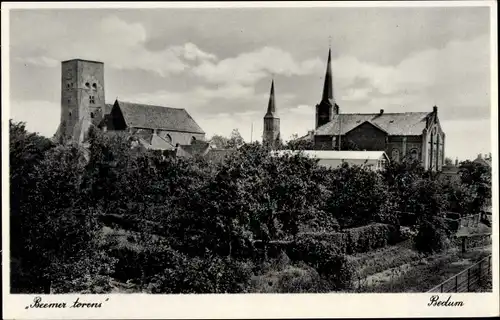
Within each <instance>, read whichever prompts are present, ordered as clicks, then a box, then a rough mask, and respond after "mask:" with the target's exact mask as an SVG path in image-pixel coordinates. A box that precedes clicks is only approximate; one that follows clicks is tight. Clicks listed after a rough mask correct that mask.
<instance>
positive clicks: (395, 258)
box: [350, 240, 422, 279]
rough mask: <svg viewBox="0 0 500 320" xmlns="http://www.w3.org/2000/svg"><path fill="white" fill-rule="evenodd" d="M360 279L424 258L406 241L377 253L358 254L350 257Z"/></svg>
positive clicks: (379, 250)
mask: <svg viewBox="0 0 500 320" xmlns="http://www.w3.org/2000/svg"><path fill="white" fill-rule="evenodd" d="M350 258H351V260H352V262H353V264H354V266H355V268H356V270H357V277H358V278H361V279H363V278H366V277H368V276H370V275H373V274H376V273H379V272H382V271H384V270H388V269H392V268H395V267H398V266H402V265H405V264H408V263H411V262H414V261H417V260H420V259H421V258H422V255H421V254H420V253H418V252H417V251H415V250H413V248H412V244H411V241H410V240H408V241H405V242H402V243H399V244H397V245H394V246H388V247H385V248H381V249H378V250H375V251H371V252H366V253H362V254H356V255H353V256H351V257H350Z"/></svg>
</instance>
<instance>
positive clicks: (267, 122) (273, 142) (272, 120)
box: [262, 79, 280, 149]
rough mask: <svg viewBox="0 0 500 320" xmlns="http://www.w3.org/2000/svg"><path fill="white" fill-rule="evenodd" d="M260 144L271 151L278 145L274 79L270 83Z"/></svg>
mask: <svg viewBox="0 0 500 320" xmlns="http://www.w3.org/2000/svg"><path fill="white" fill-rule="evenodd" d="M262 143H263V145H265V146H268V147H269V148H271V149H274V148H275V147H276V146H277V144H278V143H280V118H279V117H278V113H277V112H276V101H275V97H274V79H273V81H272V82H271V93H270V94H269V103H268V105H267V112H266V115H265V116H264V134H263V137H262Z"/></svg>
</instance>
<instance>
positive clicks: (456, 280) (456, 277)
mask: <svg viewBox="0 0 500 320" xmlns="http://www.w3.org/2000/svg"><path fill="white" fill-rule="evenodd" d="M455 292H458V276H455Z"/></svg>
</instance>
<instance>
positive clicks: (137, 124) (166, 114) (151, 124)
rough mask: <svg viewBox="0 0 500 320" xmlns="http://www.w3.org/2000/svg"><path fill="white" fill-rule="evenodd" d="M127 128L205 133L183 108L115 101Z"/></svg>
mask: <svg viewBox="0 0 500 320" xmlns="http://www.w3.org/2000/svg"><path fill="white" fill-rule="evenodd" d="M115 105H118V106H119V108H120V110H121V112H122V114H123V118H124V120H125V122H126V124H127V127H129V128H147V129H161V130H167V131H179V132H189V133H199V134H205V132H204V131H203V130H202V129H201V128H200V126H199V125H198V124H197V123H196V122H195V121H194V119H193V118H192V117H191V116H190V115H189V113H187V111H186V110H185V109H177V108H169V107H162V106H153V105H147V104H139V103H131V102H124V101H118V100H117V101H116V102H115Z"/></svg>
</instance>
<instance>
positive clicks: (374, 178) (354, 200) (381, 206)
mask: <svg viewBox="0 0 500 320" xmlns="http://www.w3.org/2000/svg"><path fill="white" fill-rule="evenodd" d="M326 186H327V188H328V189H329V191H330V195H331V196H330V198H329V199H328V200H327V204H326V209H325V210H326V211H327V212H329V213H330V214H331V215H332V216H333V217H335V218H336V219H337V220H338V222H339V224H340V225H341V226H342V227H354V226H360V225H365V224H367V223H370V222H389V221H390V220H393V219H392V218H391V217H390V215H391V214H393V213H394V210H392V209H393V205H392V202H391V197H390V194H389V190H388V188H387V187H386V185H385V184H384V183H383V180H382V178H381V177H380V176H379V175H378V174H377V173H376V172H373V171H371V170H369V169H367V168H364V167H360V166H349V165H347V164H344V165H343V166H342V167H340V168H338V169H335V170H333V171H332V173H331V174H330V175H329V177H328V181H327V184H326ZM391 222H392V221H391Z"/></svg>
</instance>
